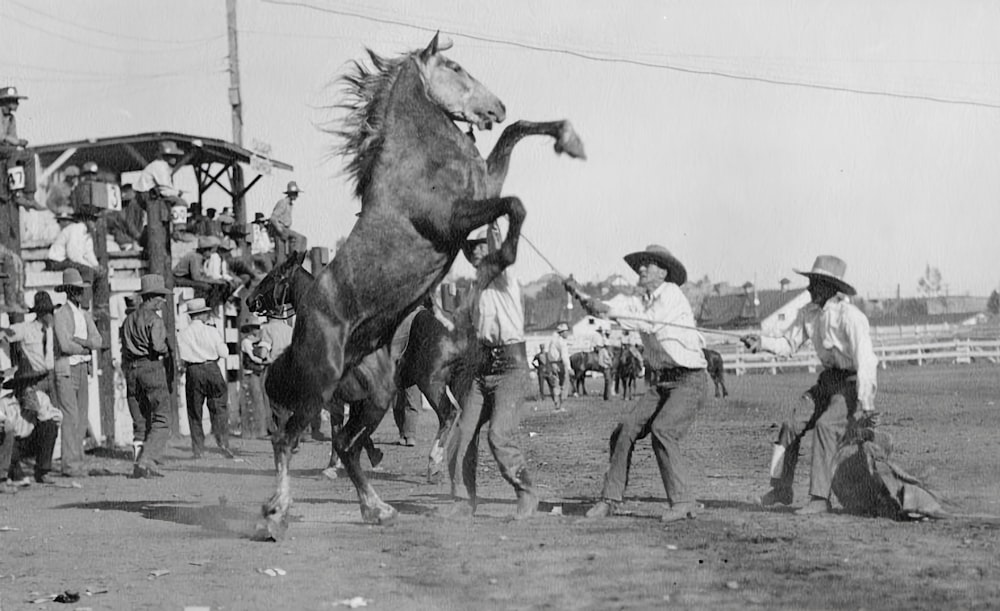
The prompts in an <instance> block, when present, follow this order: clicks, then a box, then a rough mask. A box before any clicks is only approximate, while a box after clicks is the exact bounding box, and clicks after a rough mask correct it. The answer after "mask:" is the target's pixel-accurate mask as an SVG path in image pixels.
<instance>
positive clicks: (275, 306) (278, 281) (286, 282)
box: [246, 252, 306, 318]
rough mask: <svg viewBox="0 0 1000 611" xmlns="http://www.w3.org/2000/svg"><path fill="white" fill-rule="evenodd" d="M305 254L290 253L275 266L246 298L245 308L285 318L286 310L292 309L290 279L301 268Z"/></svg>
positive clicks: (293, 305)
mask: <svg viewBox="0 0 1000 611" xmlns="http://www.w3.org/2000/svg"><path fill="white" fill-rule="evenodd" d="M305 256H306V253H305V252H292V253H289V255H288V257H287V258H286V259H285V260H284V261H283V262H282V263H281V265H278V266H275V268H274V269H272V270H271V271H270V272H269V273H268V274H267V275H266V276H264V279H263V280H261V281H260V283H259V284H257V286H256V287H254V289H253V290H252V291H251V292H250V294H249V295H248V296H247V300H246V303H247V307H249V308H250V311H251V312H255V313H257V314H268V315H271V316H277V317H279V318H280V317H285V316H287V315H288V310H291V309H294V307H295V304H294V303H292V291H291V288H292V279H293V278H294V276H295V272H296V270H297V269H298V268H299V267H301V266H302V261H303V260H304V259H305Z"/></svg>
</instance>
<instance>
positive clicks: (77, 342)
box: [53, 268, 104, 477]
mask: <svg viewBox="0 0 1000 611" xmlns="http://www.w3.org/2000/svg"><path fill="white" fill-rule="evenodd" d="M89 287H90V284H89V283H86V282H84V281H83V278H81V277H80V272H79V271H77V270H76V269H75V268H70V269H67V270H65V271H64V272H63V280H62V284H60V285H59V286H57V287H56V289H55V290H56V292H57V293H66V304H65V305H63V306H62V307H61V308H59V309H58V310H56V312H55V316H54V317H53V328H54V335H55V367H54V369H55V389H56V392H55V395H56V405H57V406H58V407H59V409H60V410H62V413H63V423H62V439H61V443H60V447H61V451H62V474H63V475H64V476H66V477H85V476H86V473H85V472H84V471H83V470H82V466H83V440H84V437H86V435H87V416H88V414H89V412H90V367H91V351H93V350H97V349H99V348H100V347H101V346H102V345H103V344H104V339H103V338H102V337H101V334H100V332H98V330H97V326H96V325H95V324H94V318H93V316H91V314H90V310H87V309H85V308H84V307H83V305H82V299H83V295H84V290H85V289H87V288H89Z"/></svg>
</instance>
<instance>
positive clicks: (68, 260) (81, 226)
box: [45, 210, 102, 284]
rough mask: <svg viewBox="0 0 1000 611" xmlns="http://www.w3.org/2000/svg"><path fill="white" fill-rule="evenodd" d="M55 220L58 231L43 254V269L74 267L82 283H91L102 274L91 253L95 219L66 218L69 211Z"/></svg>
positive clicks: (80, 215) (95, 256)
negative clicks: (57, 224)
mask: <svg viewBox="0 0 1000 611" xmlns="http://www.w3.org/2000/svg"><path fill="white" fill-rule="evenodd" d="M68 218H69V219H70V220H68ZM56 220H58V221H59V222H60V226H61V228H60V230H59V235H57V236H56V239H55V241H54V242H52V244H51V245H50V246H49V251H48V253H47V254H46V255H45V269H47V270H50V271H62V270H64V269H69V268H74V269H76V270H77V271H79V272H80V276H81V277H82V278H83V279H84V281H86V282H88V283H91V284H92V283H93V282H94V278H96V277H98V276H100V275H101V273H102V271H101V264H100V263H99V262H98V260H97V255H96V254H95V253H94V228H95V219H94V218H93V217H92V216H89V215H87V214H82V213H76V214H74V215H72V216H71V217H68V211H65V210H61V211H59V213H58V214H57V215H56ZM63 223H65V224H63Z"/></svg>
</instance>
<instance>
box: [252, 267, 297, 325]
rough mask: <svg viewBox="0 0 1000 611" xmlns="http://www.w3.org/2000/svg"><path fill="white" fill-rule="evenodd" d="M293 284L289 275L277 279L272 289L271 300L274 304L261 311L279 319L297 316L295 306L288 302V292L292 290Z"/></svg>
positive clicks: (269, 316)
mask: <svg viewBox="0 0 1000 611" xmlns="http://www.w3.org/2000/svg"><path fill="white" fill-rule="evenodd" d="M291 284H292V282H291V280H290V279H289V277H287V276H286V277H284V278H282V279H280V280H275V282H274V288H273V289H271V301H272V302H273V305H272V306H271V307H269V308H265V309H264V311H263V312H259V313H260V314H264V315H265V316H267V317H268V318H276V319H278V320H287V319H289V318H291V317H292V316H295V308H294V307H293V306H292V305H291V304H290V303H288V292H289V291H290V290H291Z"/></svg>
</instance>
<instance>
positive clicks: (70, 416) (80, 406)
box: [55, 363, 90, 473]
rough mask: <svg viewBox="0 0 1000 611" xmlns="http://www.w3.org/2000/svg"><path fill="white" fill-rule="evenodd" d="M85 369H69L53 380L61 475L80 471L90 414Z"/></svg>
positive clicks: (71, 366)
mask: <svg viewBox="0 0 1000 611" xmlns="http://www.w3.org/2000/svg"><path fill="white" fill-rule="evenodd" d="M88 365H89V364H88V363H80V364H78V365H70V366H69V373H68V374H59V373H57V374H56V376H55V380H56V383H55V386H56V392H55V398H56V401H55V403H56V406H57V407H58V408H59V409H60V411H62V414H63V421H62V429H61V430H62V437H61V440H60V442H59V448H60V452H61V453H62V458H61V460H62V470H63V473H66V472H67V470H73V469H79V468H82V467H83V458H84V456H83V440H84V438H85V437H86V436H87V422H88V415H89V413H90V391H89V388H90V382H89V376H88V374H87V369H88Z"/></svg>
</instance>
